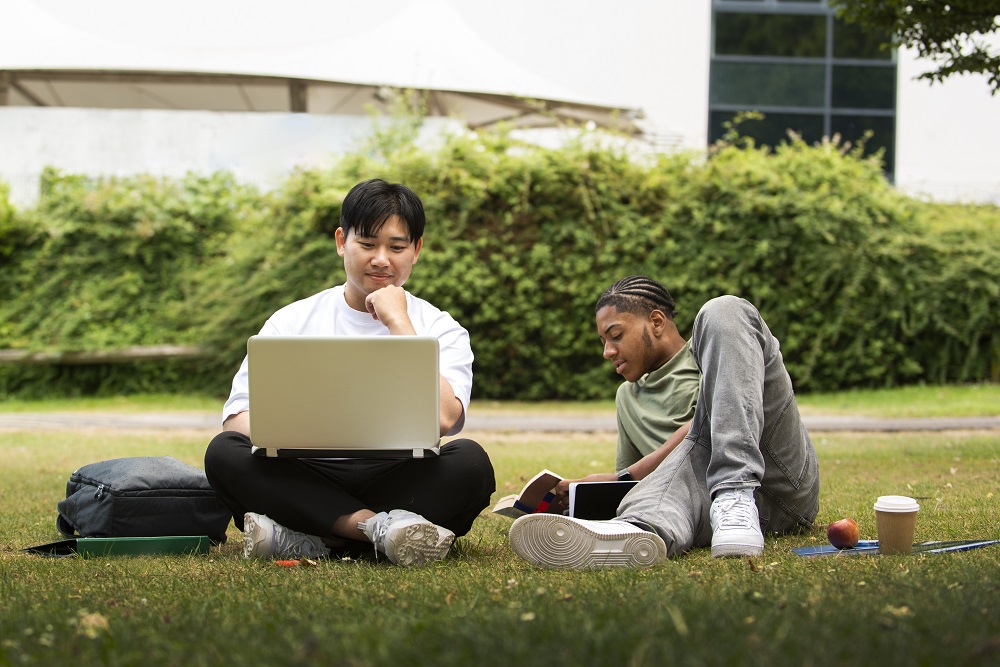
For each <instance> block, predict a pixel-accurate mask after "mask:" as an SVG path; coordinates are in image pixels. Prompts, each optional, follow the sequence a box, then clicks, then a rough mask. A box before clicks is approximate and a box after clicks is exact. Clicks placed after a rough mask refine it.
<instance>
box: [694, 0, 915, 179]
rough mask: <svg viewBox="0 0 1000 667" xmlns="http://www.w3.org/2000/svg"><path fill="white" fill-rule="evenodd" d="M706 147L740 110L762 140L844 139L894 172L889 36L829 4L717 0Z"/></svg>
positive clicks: (745, 127)
mask: <svg viewBox="0 0 1000 667" xmlns="http://www.w3.org/2000/svg"><path fill="white" fill-rule="evenodd" d="M712 24H713V25H712V31H713V32H712V60H711V70H710V71H711V73H710V81H709V141H711V142H715V141H717V140H718V139H719V138H721V137H722V136H723V134H724V133H725V131H726V129H725V123H726V122H727V121H729V120H731V119H732V118H734V117H735V116H736V115H737V114H738V113H739V112H741V111H759V112H761V113H763V114H764V118H763V120H747V121H745V122H744V123H743V124H741V125H740V128H739V131H740V133H741V134H744V135H746V136H750V137H753V138H754V140H755V141H756V142H757V143H758V144H764V145H777V144H778V143H781V142H782V141H787V139H788V133H789V131H791V132H794V133H796V134H798V135H799V136H801V137H802V138H803V139H804V140H805V141H807V142H810V143H812V142H815V141H819V140H820V139H822V138H823V137H824V136H833V135H834V134H839V135H840V136H841V137H842V139H843V140H844V141H850V142H852V143H854V142H857V141H859V140H861V139H862V138H864V137H865V136H866V134H867V133H871V136H870V137H868V138H867V140H866V142H865V151H866V153H872V152H875V151H878V150H883V151H884V160H885V169H886V172H887V173H888V175H889V177H890V178H891V177H892V172H893V170H894V166H895V132H896V62H895V52H894V50H893V49H891V48H890V45H889V42H890V40H889V38H888V37H887V36H883V35H873V34H871V33H868V32H865V31H864V30H862V29H860V28H859V27H857V26H853V25H849V24H845V23H842V22H840V21H838V20H837V19H836V17H835V16H834V12H833V10H832V9H830V7H828V6H827V2H826V0H713V8H712Z"/></svg>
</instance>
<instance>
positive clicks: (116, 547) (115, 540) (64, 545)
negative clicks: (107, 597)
mask: <svg viewBox="0 0 1000 667" xmlns="http://www.w3.org/2000/svg"><path fill="white" fill-rule="evenodd" d="M210 545H211V541H210V540H209V539H208V535H175V536H169V537H74V538H71V539H68V540H59V541H58V542H50V543H49V544H40V545H38V546H35V547H27V548H26V549H24V551H27V552H28V553H36V554H41V555H43V556H54V557H66V556H82V557H83V558H88V557H92V556H147V555H158V554H207V553H208V549H209V546H210Z"/></svg>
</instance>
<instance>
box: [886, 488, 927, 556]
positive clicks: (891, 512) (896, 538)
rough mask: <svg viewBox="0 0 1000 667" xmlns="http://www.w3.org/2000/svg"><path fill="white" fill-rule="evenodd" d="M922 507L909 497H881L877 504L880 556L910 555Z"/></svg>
mask: <svg viewBox="0 0 1000 667" xmlns="http://www.w3.org/2000/svg"><path fill="white" fill-rule="evenodd" d="M919 511H920V505H918V504H917V501H916V500H914V499H913V498H908V497H907V496H879V498H878V500H877V501H876V502H875V523H876V525H877V526H878V552H879V553H880V554H908V553H911V552H912V551H913V531H914V529H915V528H916V525H917V512H919Z"/></svg>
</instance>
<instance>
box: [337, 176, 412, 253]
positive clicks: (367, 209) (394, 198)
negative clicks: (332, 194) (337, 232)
mask: <svg viewBox="0 0 1000 667" xmlns="http://www.w3.org/2000/svg"><path fill="white" fill-rule="evenodd" d="M394 215H398V216H399V217H400V218H402V220H403V222H404V223H406V228H407V230H408V231H409V233H410V243H413V244H416V242H417V241H419V240H420V238H421V237H422V236H423V235H424V222H425V218H424V205H423V204H422V203H421V202H420V197H418V196H417V195H416V194H415V193H414V192H413V190H411V189H410V188H408V187H406V186H405V185H401V184H399V183H386V182H385V181H383V180H382V179H380V178H373V179H371V180H368V181H362V182H361V183H358V184H357V185H355V186H354V187H353V188H351V191H350V192H348V193H347V196H346V197H344V203H343V205H342V206H341V207H340V228H341V229H342V230H343V232H344V236H347V233H348V232H349V231H351V230H352V229H353V230H354V233H355V234H357V235H358V236H367V237H369V238H370V237H373V236H377V235H378V233H379V231H380V230H381V229H382V225H384V224H385V222H386V220H388V219H389V218H391V217H392V216H394Z"/></svg>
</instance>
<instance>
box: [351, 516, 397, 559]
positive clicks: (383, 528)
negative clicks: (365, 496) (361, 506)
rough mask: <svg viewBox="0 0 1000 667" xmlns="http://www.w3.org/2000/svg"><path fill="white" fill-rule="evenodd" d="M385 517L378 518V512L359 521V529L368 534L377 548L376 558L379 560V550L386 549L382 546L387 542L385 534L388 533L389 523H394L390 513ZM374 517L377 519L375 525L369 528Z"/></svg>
mask: <svg viewBox="0 0 1000 667" xmlns="http://www.w3.org/2000/svg"><path fill="white" fill-rule="evenodd" d="M384 517H385V518H383V519H382V520H381V521H379V520H377V519H378V518H379V515H378V514H376V515H375V516H373V517H372V518H371V519H368V521H359V522H358V530H360V531H361V532H363V533H364V534H365V535H367V536H368V539H370V540H371V541H372V546H373V547H374V548H375V560H378V552H379V551H380V550H382V551H384V549H380V546H381V545H383V544H384V543H385V535H386V533H388V532H389V524H391V523H392V519H391V518H390V517H389V515H388V514H386V515H384ZM373 519H375V520H376V521H375V522H374V525H373V526H372V527H371V528H369V527H368V524H369V523H370V522H371V521H372V520H373Z"/></svg>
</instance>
